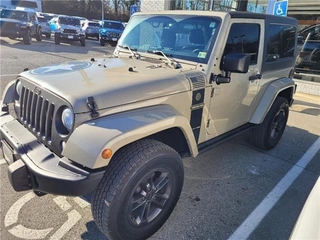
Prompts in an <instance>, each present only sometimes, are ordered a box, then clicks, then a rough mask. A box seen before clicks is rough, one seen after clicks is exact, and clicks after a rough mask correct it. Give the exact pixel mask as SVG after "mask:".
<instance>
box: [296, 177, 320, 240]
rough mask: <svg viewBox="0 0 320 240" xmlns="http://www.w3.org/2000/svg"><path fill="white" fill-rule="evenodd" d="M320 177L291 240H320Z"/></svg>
mask: <svg viewBox="0 0 320 240" xmlns="http://www.w3.org/2000/svg"><path fill="white" fill-rule="evenodd" d="M319 216H320V177H319V178H318V180H317V182H316V183H315V185H314V187H313V188H312V190H311V192H310V194H309V196H308V198H307V200H306V202H305V204H304V206H303V209H302V211H301V213H300V215H299V218H298V220H297V222H296V224H295V227H294V229H293V231H292V233H291V236H290V240H301V239H320V217H319Z"/></svg>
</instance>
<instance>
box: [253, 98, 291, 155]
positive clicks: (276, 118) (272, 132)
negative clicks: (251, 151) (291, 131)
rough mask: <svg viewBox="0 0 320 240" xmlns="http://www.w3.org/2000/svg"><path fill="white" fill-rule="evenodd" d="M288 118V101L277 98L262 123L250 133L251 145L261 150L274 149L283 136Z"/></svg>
mask: <svg viewBox="0 0 320 240" xmlns="http://www.w3.org/2000/svg"><path fill="white" fill-rule="evenodd" d="M288 116H289V104H288V100H287V99H285V98H284V97H277V98H276V100H275V101H274V103H273V104H272V106H271V108H270V110H269V112H268V113H267V115H266V117H265V119H264V121H263V122H262V123H261V124H260V125H258V126H257V127H256V128H255V129H254V130H253V131H252V132H251V143H252V144H253V145H254V146H255V147H257V148H260V149H262V150H270V149H272V148H274V147H275V146H276V145H277V144H278V142H279V141H280V139H281V137H282V135H283V132H284V129H285V128H286V125H287V120H288Z"/></svg>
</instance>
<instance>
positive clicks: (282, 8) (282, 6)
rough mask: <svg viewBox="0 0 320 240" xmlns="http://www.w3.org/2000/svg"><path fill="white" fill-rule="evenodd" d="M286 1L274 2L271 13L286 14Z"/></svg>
mask: <svg viewBox="0 0 320 240" xmlns="http://www.w3.org/2000/svg"><path fill="white" fill-rule="evenodd" d="M287 12H288V1H280V2H275V3H274V7H273V15H276V16H287Z"/></svg>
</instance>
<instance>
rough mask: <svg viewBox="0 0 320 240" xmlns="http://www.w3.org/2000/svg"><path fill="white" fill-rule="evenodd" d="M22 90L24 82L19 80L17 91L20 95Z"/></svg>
mask: <svg viewBox="0 0 320 240" xmlns="http://www.w3.org/2000/svg"><path fill="white" fill-rule="evenodd" d="M21 91H22V84H21V81H18V82H17V83H16V92H17V94H18V95H19V96H20V95H21Z"/></svg>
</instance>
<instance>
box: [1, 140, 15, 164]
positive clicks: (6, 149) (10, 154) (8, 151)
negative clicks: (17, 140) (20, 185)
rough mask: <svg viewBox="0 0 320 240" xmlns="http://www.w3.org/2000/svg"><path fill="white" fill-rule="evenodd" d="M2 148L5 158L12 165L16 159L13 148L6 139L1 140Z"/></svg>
mask: <svg viewBox="0 0 320 240" xmlns="http://www.w3.org/2000/svg"><path fill="white" fill-rule="evenodd" d="M1 148H2V154H3V158H4V159H5V160H6V162H7V164H8V165H10V164H11V163H13V162H14V161H15V157H14V151H13V149H12V148H11V147H10V145H9V144H8V143H7V142H6V141H5V140H1Z"/></svg>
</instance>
